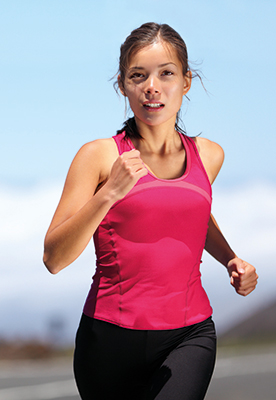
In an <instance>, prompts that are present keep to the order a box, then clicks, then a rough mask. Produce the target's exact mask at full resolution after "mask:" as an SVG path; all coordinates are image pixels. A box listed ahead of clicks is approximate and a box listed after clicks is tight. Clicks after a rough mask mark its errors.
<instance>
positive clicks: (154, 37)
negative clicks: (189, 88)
mask: <svg viewBox="0 0 276 400" xmlns="http://www.w3.org/2000/svg"><path fill="white" fill-rule="evenodd" d="M158 41H162V42H165V43H168V44H170V45H171V46H172V47H173V48H174V49H175V51H176V54H177V57H178V59H179V61H180V62H181V64H182V72H183V75H184V76H185V75H186V74H187V72H188V71H191V69H190V67H189V62H188V52H187V47H186V44H185V42H184V40H183V39H182V37H181V36H180V35H179V34H178V33H177V32H176V31H175V30H174V29H173V28H171V27H170V26H169V25H167V24H156V23H154V22H148V23H146V24H143V25H141V26H140V27H139V28H137V29H134V30H133V31H132V32H131V34H130V35H129V36H128V37H127V38H126V40H125V42H124V43H123V44H122V45H121V49H120V59H119V69H118V73H117V76H119V81H116V82H115V84H114V87H115V89H116V91H118V86H120V88H121V89H122V90H123V89H124V82H125V75H126V71H127V68H128V66H129V63H130V59H131V57H133V56H134V55H135V54H137V53H138V51H139V50H141V49H143V48H144V47H146V46H149V45H152V44H154V43H156V42H158ZM195 75H196V76H199V75H198V73H197V72H195ZM179 120H180V116H179V112H178V113H177V117H176V122H175V129H176V130H178V131H180V132H182V133H186V132H185V131H184V130H183V129H181V128H180V127H179V125H178V124H179ZM123 131H126V135H127V136H136V137H139V138H142V136H141V135H140V134H139V132H138V130H137V127H136V123H135V119H134V118H129V119H128V120H127V121H125V122H124V126H123V128H122V129H120V130H118V131H117V134H118V133H121V132H123Z"/></svg>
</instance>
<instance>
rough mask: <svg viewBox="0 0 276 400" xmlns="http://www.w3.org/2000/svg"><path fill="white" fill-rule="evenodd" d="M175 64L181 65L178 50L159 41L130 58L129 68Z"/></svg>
mask: <svg viewBox="0 0 276 400" xmlns="http://www.w3.org/2000/svg"><path fill="white" fill-rule="evenodd" d="M155 62H156V63H161V64H167V63H170V62H172V63H174V64H179V63H180V61H179V58H178V56H177V53H176V50H175V49H174V48H173V46H172V45H170V44H169V43H167V42H164V41H158V42H155V43H153V44H150V45H147V46H145V47H143V48H142V49H140V50H138V51H137V52H135V54H133V55H131V56H130V59H129V65H128V68H133V67H142V66H143V65H142V64H144V65H145V66H146V65H148V64H154V63H155Z"/></svg>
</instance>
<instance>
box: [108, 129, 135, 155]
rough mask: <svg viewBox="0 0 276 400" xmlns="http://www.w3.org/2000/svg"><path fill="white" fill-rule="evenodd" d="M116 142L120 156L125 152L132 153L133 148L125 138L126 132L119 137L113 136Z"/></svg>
mask: <svg viewBox="0 0 276 400" xmlns="http://www.w3.org/2000/svg"><path fill="white" fill-rule="evenodd" d="M112 137H113V139H114V140H115V143H116V145H117V147H118V151H119V155H121V154H122V153H124V152H125V151H130V150H131V146H130V144H129V140H127V139H126V137H125V132H122V133H119V134H118V135H115V136H112Z"/></svg>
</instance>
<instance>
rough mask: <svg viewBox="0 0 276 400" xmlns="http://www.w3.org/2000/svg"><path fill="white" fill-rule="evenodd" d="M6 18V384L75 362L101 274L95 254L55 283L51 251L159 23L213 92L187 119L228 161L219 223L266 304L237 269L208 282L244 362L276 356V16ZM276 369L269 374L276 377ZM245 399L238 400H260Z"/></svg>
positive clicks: (133, 11) (255, 9) (263, 11)
mask: <svg viewBox="0 0 276 400" xmlns="http://www.w3.org/2000/svg"><path fill="white" fill-rule="evenodd" d="M0 6H1V7H0V54H1V56H0V113H1V118H0V137H1V144H0V226H1V230H0V254H1V256H0V257H1V259H0V262H1V265H0V360H2V364H1V361H0V371H1V365H2V371H8V370H9V369H5V368H8V367H7V365H9V364H5V362H8V360H11V359H17V360H18V359H21V360H23V359H30V358H36V359H42V358H48V359H49V357H50V356H51V355H53V354H55V355H56V354H57V350H58V351H59V352H60V353H61V354H62V355H63V356H66V355H68V356H69V358H70V357H71V355H72V348H73V343H74V337H75V332H76V329H77V326H78V322H79V318H80V315H81V312H82V307H83V304H84V301H85V298H86V295H87V293H88V290H89V287H90V284H91V277H92V276H93V273H94V265H95V257H94V248H93V244H92V243H91V244H90V245H89V246H88V247H87V249H86V250H85V252H84V253H83V254H82V255H81V257H80V258H79V259H78V260H77V261H76V262H74V263H73V264H72V265H71V266H69V267H68V268H66V269H65V270H63V271H62V272H60V273H59V274H58V275H55V276H53V275H50V273H49V272H48V271H47V270H46V268H45V267H44V265H43V263H42V253H43V240H44V236H45V233H46V230H47V228H48V226H49V223H50V220H51V218H52V215H53V213H54V211H55V208H56V206H57V203H58V201H59V198H60V195H61V191H62V188H63V183H64V180H65V177H66V174H67V171H68V168H69V166H70V163H71V161H72V159H73V157H74V155H75V154H76V152H77V151H78V149H79V148H80V147H81V146H82V145H83V144H84V143H86V142H89V141H91V140H94V139H96V138H104V137H110V136H112V135H114V134H115V132H116V129H119V128H121V126H122V123H123V121H124V119H125V118H126V115H125V103H124V99H123V98H120V97H119V96H118V95H117V94H116V93H115V91H114V89H113V87H112V85H113V82H114V79H112V78H113V77H114V75H115V74H116V72H117V68H118V58H119V48H120V45H121V43H122V42H123V41H124V39H125V38H126V36H127V35H128V34H129V33H130V31H131V30H132V29H134V28H136V27H138V26H140V25H141V24H142V23H144V22H149V21H154V22H158V23H168V24H169V25H171V26H172V27H173V28H174V29H176V30H177V31H178V32H179V33H180V34H181V36H182V37H183V38H184V40H185V42H186V44H187V47H188V53H189V59H190V62H191V66H192V68H195V69H199V70H200V71H201V72H202V74H203V76H204V78H203V83H204V85H205V87H206V89H207V93H206V92H205V91H204V89H203V87H202V85H201V83H200V81H199V80H196V79H195V81H194V82H193V84H192V88H191V91H190V94H189V98H190V101H187V100H184V102H183V106H182V119H183V121H184V125H185V129H186V131H187V134H188V135H190V136H194V135H198V134H201V135H202V136H203V137H207V138H209V139H211V140H214V141H216V142H218V143H219V144H220V145H221V146H222V147H223V148H224V150H225V154H226V158H225V163H224V166H223V168H222V170H221V172H220V175H219V176H218V178H217V181H216V182H215V184H214V186H213V199H214V200H213V214H214V215H215V217H216V219H217V221H218V223H219V225H220V227H221V229H222V231H223V232H224V234H225V236H226V238H227V239H228V241H229V243H230V244H231V246H232V248H233V249H234V251H235V252H236V253H237V254H238V255H239V256H240V257H241V258H243V259H245V260H247V261H248V262H250V263H251V264H253V265H254V266H256V268H257V270H258V273H259V276H260V279H259V284H258V287H257V289H256V291H255V292H254V293H252V294H251V295H250V296H248V297H246V298H243V297H240V296H238V295H237V294H236V293H235V291H234V290H233V288H232V287H231V286H230V284H229V279H228V275H227V273H226V270H225V268H224V267H223V266H221V265H219V264H218V263H217V262H216V261H215V260H213V259H211V258H210V257H209V256H208V255H207V254H205V255H204V259H203V260H204V262H203V264H202V276H203V282H204V287H205V289H206V291H207V293H208V295H209V298H210V300H211V304H212V306H213V309H214V320H215V322H216V326H217V330H218V333H219V338H220V341H219V344H220V346H221V348H223V349H224V348H226V347H227V348H229V346H230V347H231V346H232V348H233V346H235V349H237V348H238V353H239V354H241V353H243V351H245V350H244V349H245V347H247V348H248V345H249V344H250V345H252V346H254V351H257V350H256V349H259V348H260V346H261V347H262V346H266V347H267V346H270V350H269V351H268V353H269V354H272V353H273V352H274V350H273V351H272V350H271V346H272V347H273V346H274V343H275V334H276V327H275V311H276V291H275V288H276V285H275V281H276V268H275V258H276V246H275V239H276V202H275V198H276V169H275V147H276V136H275V128H276V122H275V93H276V78H275V74H274V71H275V67H276V53H275V35H276V27H275V14H276V3H275V2H273V1H272V0H265V1H263V2H262V3H260V2H257V1H255V0H251V1H249V0H239V1H236V0H229V1H228V0H223V1H218V0H214V1H205V0H198V1H194V2H187V1H182V0H181V1H180V0H171V1H169V2H167V1H165V0H158V1H157V0H147V1H146V0H140V1H139V2H130V1H125V0H119V1H116V2H113V1H111V0H102V1H101V2H96V1H92V0H90V1H89V0H82V1H77V0H57V1H46V0H40V1H36V0H23V1H21V0H17V1H16V0H10V1H8V2H7V1H3V0H2V1H0ZM129 115H131V113H130V112H129V111H128V113H127V116H129ZM250 348H252V347H250ZM273 348H274V347H273ZM235 351H236V350H235ZM250 351H251V350H250ZM258 351H259V350H258ZM221 354H223V355H224V354H225V353H221ZM235 354H236V353H235ZM273 354H274V353H273ZM259 356H260V357H261V356H262V352H261V353H260V354H259ZM22 362H23V361H22ZM60 362H61V361H60ZM271 362H272V361H271ZM3 363H4V364H3ZM275 363H276V361H275ZM264 364H265V365H267V364H269V363H268V361H267V360H266V361H265V362H264ZM272 364H273V362H272ZM3 365H5V368H4V367H3ZM18 365H19V364H18ZM24 365H25V364H24ZM43 365H44V364H43ZM55 365H57V364H55ZM66 365H67V364H66ZM221 365H222V364H221ZM259 365H262V363H261V362H260V363H259ZM273 365H274V364H273ZM275 365H276V364H275ZM275 365H274V367H271V368H272V370H269V371H270V372H271V371H273V373H274V375H275V372H276V367H275ZM3 368H4V369H3ZM42 368H44V367H42ZM66 368H69V367H67V366H66ZM66 368H65V369H66ZM273 368H275V369H273ZM69 369H70V368H69ZM244 369H245V367H242V370H244ZM59 370H62V368H61V367H60V368H59ZM20 371H21V369H20ZM66 371H67V370H66ZM70 371H71V370H70ZM6 374H8V372H6ZM32 374H33V373H31V375H32ZM64 374H65V373H64ZM4 375H5V374H4ZM54 375H55V373H54ZM65 375H66V374H65ZM65 375H64V376H65ZM226 375H227V373H226ZM5 376H6V375H5ZM17 378H18V377H17ZM1 379H2V378H1V376H0V384H1ZM3 379H4V378H3ZM22 379H23V378H22ZM68 379H69V378H68ZM70 379H71V378H70ZM65 381H66V380H65ZM69 381H70V380H69ZM254 381H255V382H256V379H254ZM70 382H71V381H70ZM2 383H3V382H2ZM47 384H48V383H47ZM271 384H272V382H270V384H269V385H266V386H269V387H270V386H271ZM5 385H6V386H7V388H10V387H11V384H5ZM6 386H4V387H6ZM69 386H70V385H69ZM264 386H265V385H264ZM68 390H69V389H68ZM72 390H73V392H74V390H75V388H74V389H72ZM232 390H233V388H232ZM21 392H22V390H21ZM230 392H231V391H230ZM1 393H2V397H1ZM62 393H63V392H62ZM68 393H69V392H68ZM68 393H67V396H69V397H70V396H73V395H69V394H68ZM255 393H256V391H255ZM274 393H275V392H274ZM63 394H64V393H63ZM63 394H62V395H63ZM13 395H14V396H16V395H15V394H13ZM62 395H60V396H59V398H62ZM3 396H4V392H1V391H0V397H1V398H3V399H4V397H3ZM26 396H27V397H26V399H28V400H30V399H31V398H34V400H35V397H30V396H31V395H30V394H27V395H26ZM237 396H238V395H236V397H229V399H230V398H241V399H243V400H246V399H247V397H246V396H245V395H244V394H243V397H237ZM262 396H263V395H262ZM69 397H68V398H69ZM16 398H17V397H14V399H16ZM37 398H41V399H42V397H37ZM43 398H44V397H43ZM45 398H46V397H45ZM47 398H50V397H47ZM51 398H53V397H51ZM65 398H67V397H66V396H65V397H64V399H65ZM70 398H72V397H70ZM76 398H77V397H76ZM215 398H216V397H215V395H214V394H213V397H212V399H215ZM218 398H219V397H218ZM220 398H221V397H220ZM223 398H224V399H226V397H223ZM248 398H250V399H252V398H253V397H248ZM259 398H260V397H259ZM268 398H269V399H270V400H271V399H272V398H274V397H268ZM18 399H19V397H18ZM20 399H22V396H21V397H20ZM226 400H227V399H226ZM262 400H265V397H264V396H263V397H262Z"/></svg>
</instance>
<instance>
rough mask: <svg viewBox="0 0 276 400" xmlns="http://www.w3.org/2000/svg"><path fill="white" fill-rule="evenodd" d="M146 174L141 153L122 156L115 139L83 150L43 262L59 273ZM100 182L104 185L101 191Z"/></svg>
mask: <svg viewBox="0 0 276 400" xmlns="http://www.w3.org/2000/svg"><path fill="white" fill-rule="evenodd" d="M115 160H116V161H115ZM114 161H115V162H114ZM146 173H147V170H146V169H145V167H144V166H143V164H142V162H141V159H140V157H139V152H138V151H137V150H133V151H130V152H127V153H124V154H122V155H121V156H119V157H118V153H117V149H116V146H115V144H114V141H113V139H105V140H98V141H95V142H91V143H88V144H86V145H84V146H83V147H82V148H81V149H80V151H79V152H78V153H77V155H76V157H75V158H74V160H73V162H72V164H71V167H70V169H69V172H68V175H67V178H66V182H65V186H64V190H63V193H62V196H61V199H60V202H59V205H58V207H57V210H56V212H55V214H54V217H53V220H52V222H51V224H50V227H49V229H48V232H47V234H46V237H45V243H44V256H43V261H44V263H45V265H46V267H47V268H48V270H49V271H50V272H51V273H57V272H59V271H60V270H61V269H63V268H65V267H66V266H67V265H69V264H71V263H72V262H73V261H74V260H75V259H76V258H77V257H78V256H79V255H80V254H81V253H82V252H83V250H84V249H85V247H86V246H87V244H88V243H89V241H90V239H91V237H92V236H93V234H94V232H95V230H96V229H97V227H98V226H99V224H100V223H101V221H102V220H103V218H104V217H105V215H106V214H107V212H108V210H109V209H110V208H111V207H112V205H113V204H114V203H115V202H116V201H118V200H119V199H121V198H122V197H124V196H125V195H126V194H127V193H128V192H129V190H130V189H131V188H132V187H133V186H134V185H135V183H136V182H137V181H138V179H140V178H141V177H142V176H144V175H145V174H146ZM99 185H103V186H102V187H101V188H100V189H99V190H98V191H97V188H98V187H99Z"/></svg>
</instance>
